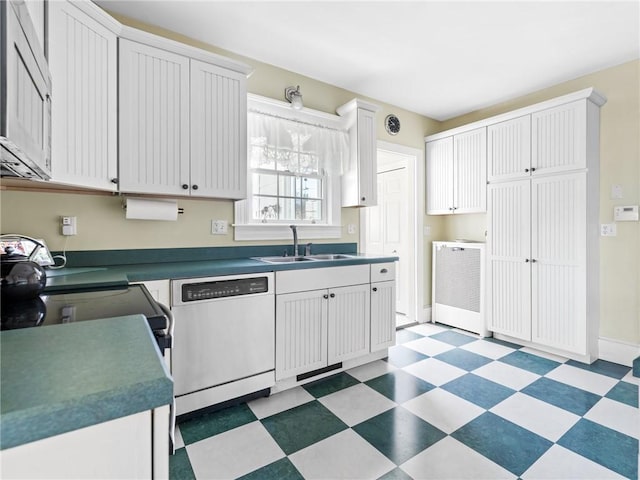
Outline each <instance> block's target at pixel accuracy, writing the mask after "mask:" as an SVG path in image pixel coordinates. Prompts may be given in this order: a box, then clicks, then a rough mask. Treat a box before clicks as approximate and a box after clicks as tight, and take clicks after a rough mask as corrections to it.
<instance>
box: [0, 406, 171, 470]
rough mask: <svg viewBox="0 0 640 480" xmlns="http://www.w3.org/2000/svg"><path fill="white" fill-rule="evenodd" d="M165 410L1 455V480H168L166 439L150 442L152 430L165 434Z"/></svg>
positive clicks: (166, 429) (40, 442) (125, 418)
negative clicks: (20, 479) (106, 479)
mask: <svg viewBox="0 0 640 480" xmlns="http://www.w3.org/2000/svg"><path fill="white" fill-rule="evenodd" d="M168 409H169V407H168V406H164V407H161V408H159V409H155V410H149V411H145V412H140V413H136V414H134V415H129V416H127V417H122V418H117V419H115V420H110V421H108V422H104V423H99V424H97V425H93V426H91V427H86V428H81V429H79V430H73V431H71V432H67V433H63V434H61V435H56V436H53V437H49V438H45V439H43V440H37V441H35V442H31V443H27V444H25V445H20V446H18V447H13V448H8V449H6V450H2V452H0V460H1V464H2V477H3V478H50V479H53V478H60V479H72V478H77V479H85V478H121V479H130V478H168V476H169V445H168V438H169V436H168V435H166V434H164V435H156V436H155V439H154V429H155V430H156V431H158V432H162V431H164V432H167V431H168V423H167V420H166V419H168V417H169V412H168ZM158 421H160V423H157V422H158ZM154 422H156V423H155V424H154Z"/></svg>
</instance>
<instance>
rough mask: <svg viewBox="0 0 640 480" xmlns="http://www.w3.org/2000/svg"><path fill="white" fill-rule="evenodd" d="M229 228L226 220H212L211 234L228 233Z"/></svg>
mask: <svg viewBox="0 0 640 480" xmlns="http://www.w3.org/2000/svg"><path fill="white" fill-rule="evenodd" d="M227 229H228V223H227V221H226V220H211V235H226V234H227Z"/></svg>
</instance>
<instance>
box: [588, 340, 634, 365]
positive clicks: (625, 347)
mask: <svg viewBox="0 0 640 480" xmlns="http://www.w3.org/2000/svg"><path fill="white" fill-rule="evenodd" d="M598 352H599V354H598V358H600V359H601V360H606V361H608V362H613V363H617V364H620V365H625V366H627V367H632V366H633V361H634V359H636V358H637V357H638V356H639V355H640V345H634V344H631V343H627V342H622V341H620V340H614V339H612V338H606V337H600V338H599V339H598Z"/></svg>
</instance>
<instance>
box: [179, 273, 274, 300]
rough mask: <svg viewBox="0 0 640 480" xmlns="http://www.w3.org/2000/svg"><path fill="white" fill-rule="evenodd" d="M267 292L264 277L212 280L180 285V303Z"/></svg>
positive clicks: (266, 279) (267, 284) (267, 282)
mask: <svg viewBox="0 0 640 480" xmlns="http://www.w3.org/2000/svg"><path fill="white" fill-rule="evenodd" d="M268 291H269V279H268V277H267V276H264V277H250V278H235V279H229V280H214V281H208V282H201V283H184V284H182V295H181V298H182V301H183V302H197V301H199V300H211V299H214V298H227V297H237V296H239V295H252V294H256V293H265V292H268Z"/></svg>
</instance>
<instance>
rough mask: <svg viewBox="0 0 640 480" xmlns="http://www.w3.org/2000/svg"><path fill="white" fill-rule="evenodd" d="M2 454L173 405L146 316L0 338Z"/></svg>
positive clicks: (0, 334) (13, 333)
mask: <svg viewBox="0 0 640 480" xmlns="http://www.w3.org/2000/svg"><path fill="white" fill-rule="evenodd" d="M0 355H1V371H0V374H1V377H2V378H1V390H0V430H1V431H2V435H1V436H0V449H2V450H4V449H8V448H11V447H16V446H19V445H23V444H26V443H30V442H34V441H36V440H41V439H45V438H48V437H52V436H54V435H59V434H62V433H65V432H70V431H74V430H78V429H81V428H84V427H89V426H93V425H96V424H100V423H103V422H107V421H109V420H113V419H117V418H121V417H126V416H128V415H132V414H135V413H139V412H143V411H147V410H152V409H154V408H157V407H160V406H162V405H169V404H170V403H171V402H172V400H173V381H172V379H171V376H170V375H169V373H168V372H167V369H166V367H165V363H164V361H163V360H162V357H161V355H160V352H159V350H158V348H157V346H156V343H155V340H154V338H153V335H152V334H151V331H150V330H149V327H148V325H147V320H146V319H145V317H144V316H143V315H131V316H126V317H117V318H109V319H103V320H94V321H90V322H78V323H70V324H66V325H51V326H42V327H38V328H25V329H18V330H6V331H2V332H0Z"/></svg>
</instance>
